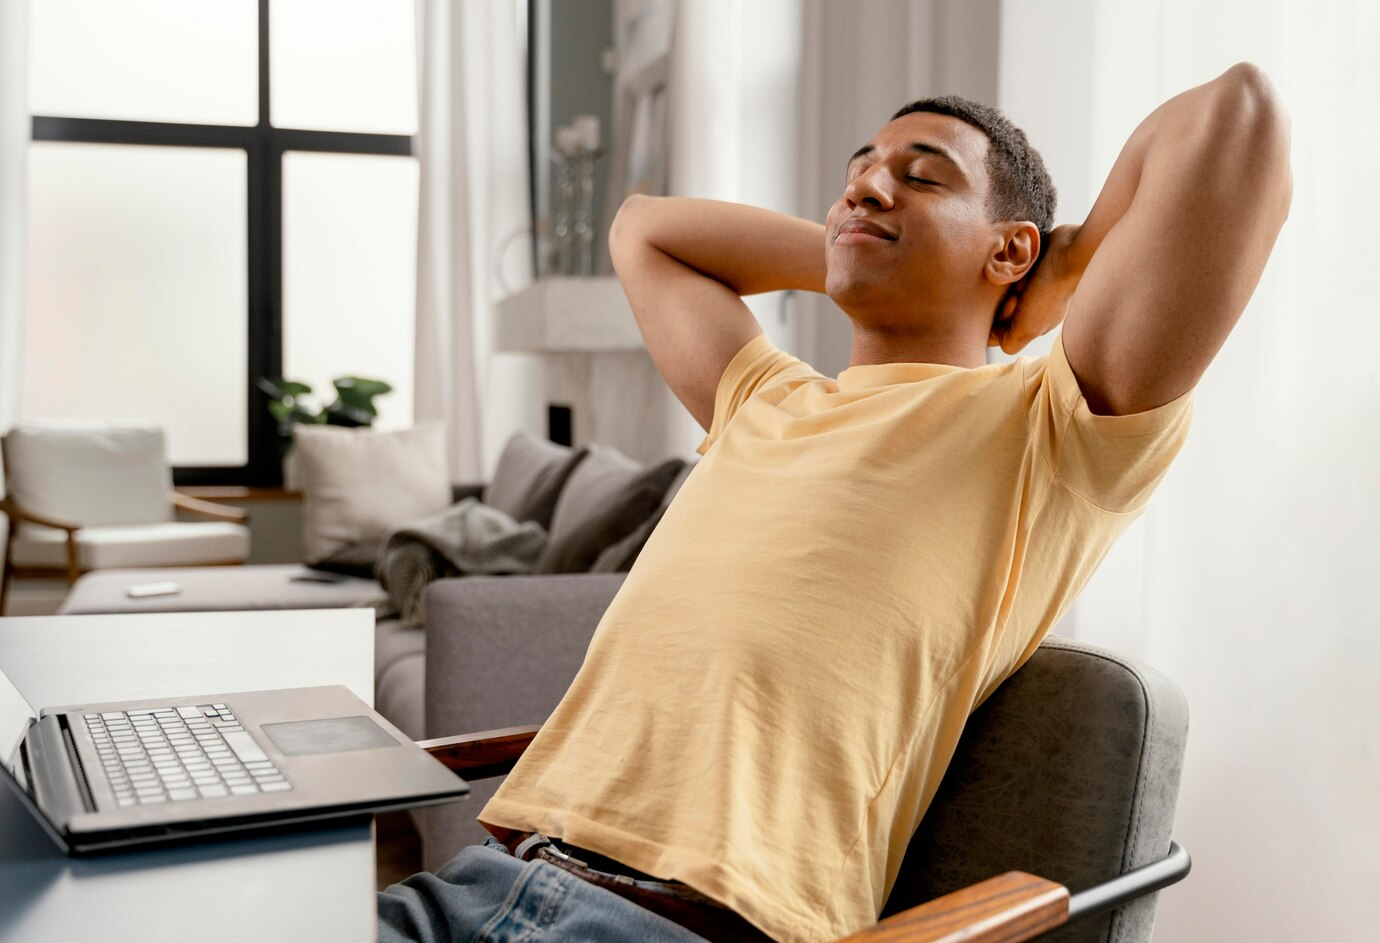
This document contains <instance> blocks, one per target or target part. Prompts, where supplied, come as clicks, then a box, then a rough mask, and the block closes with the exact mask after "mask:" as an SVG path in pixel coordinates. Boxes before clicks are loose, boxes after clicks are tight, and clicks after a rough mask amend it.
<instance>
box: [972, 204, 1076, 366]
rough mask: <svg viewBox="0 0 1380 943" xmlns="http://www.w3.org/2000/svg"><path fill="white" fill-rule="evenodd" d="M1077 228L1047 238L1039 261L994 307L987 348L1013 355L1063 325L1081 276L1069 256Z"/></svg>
mask: <svg viewBox="0 0 1380 943" xmlns="http://www.w3.org/2000/svg"><path fill="white" fill-rule="evenodd" d="M1078 228H1079V227H1077V226H1072V225H1068V226H1056V227H1055V228H1054V230H1053V232H1051V233H1050V234H1049V237H1048V247H1047V248H1046V249H1045V253H1044V255H1043V256H1042V257H1041V258H1040V261H1039V262H1038V263H1036V265H1035V267H1034V268H1033V269H1031V270H1030V271H1029V272H1028V273H1027V274H1026V276H1025V277H1024V278H1022V279H1021V280H1020V281H1019V282H1016V283H1015V284H1014V285H1012V286H1011V290H1010V291H1008V292H1007V293H1006V296H1005V297H1004V298H1002V300H1001V303H1000V304H999V305H998V306H997V311H996V316H995V317H994V318H993V321H992V333H991V336H990V337H989V338H988V340H987V346H988V347H1000V348H1001V349H1002V351H1003V352H1004V353H1008V354H1014V353H1016V352H1017V351H1019V350H1020V349H1021V348H1023V347H1025V345H1026V344H1029V343H1030V342H1031V341H1033V340H1034V339H1035V338H1037V337H1040V336H1041V335H1044V334H1048V333H1049V332H1050V331H1052V330H1054V329H1055V328H1056V327H1058V326H1059V325H1060V324H1061V323H1063V320H1064V315H1065V313H1066V312H1067V311H1068V307H1069V299H1070V298H1072V297H1073V290H1074V289H1075V288H1077V287H1078V280H1079V278H1080V277H1081V275H1082V273H1081V272H1080V271H1079V270H1078V268H1077V266H1075V265H1074V264H1073V261H1072V259H1071V258H1070V257H1069V253H1068V248H1069V245H1070V244H1071V243H1072V242H1073V239H1074V237H1075V236H1076V235H1077V234H1078Z"/></svg>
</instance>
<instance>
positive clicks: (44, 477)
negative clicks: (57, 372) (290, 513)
mask: <svg viewBox="0 0 1380 943" xmlns="http://www.w3.org/2000/svg"><path fill="white" fill-rule="evenodd" d="M0 463H3V467H4V473H5V487H6V491H7V494H6V495H5V496H4V497H3V498H0V512H3V513H4V514H5V516H6V517H7V518H8V519H9V527H8V528H7V532H6V535H5V564H4V572H3V576H0V612H3V611H4V606H5V602H6V599H7V597H8V595H9V588H10V581H11V580H12V579H13V578H14V577H16V576H19V577H45V578H46V577H56V578H66V579H67V581H68V582H69V583H72V582H75V581H76V579H77V577H79V576H80V575H81V574H82V573H85V572H88V571H90V570H95V569H106V568H110V567H156V566H228V565H234V564H239V563H243V562H244V561H245V559H246V558H247V557H248V555H249V530H248V528H247V527H245V526H244V525H245V524H246V523H247V522H248V519H249V516H248V515H247V514H246V513H244V512H243V511H240V510H238V509H237V508H232V507H227V506H225V505H220V504H212V503H211V502H209V501H201V500H198V499H196V498H192V497H189V496H187V495H184V494H179V493H177V492H176V491H174V490H173V489H172V476H171V471H170V469H169V467H168V464H167V459H166V451H165V446H164V439H163V432H162V430H161V429H159V428H158V427H156V426H152V425H148V424H134V423H128V424H117V423H71V422H51V423H24V424H21V425H19V426H16V427H15V428H14V429H12V430H10V431H9V432H8V433H7V434H5V435H4V436H3V437H0ZM179 511H182V512H185V513H189V514H194V515H196V516H198V517H202V518H206V519H208V520H209V521H210V523H181V522H178V521H177V520H176V516H177V512H179Z"/></svg>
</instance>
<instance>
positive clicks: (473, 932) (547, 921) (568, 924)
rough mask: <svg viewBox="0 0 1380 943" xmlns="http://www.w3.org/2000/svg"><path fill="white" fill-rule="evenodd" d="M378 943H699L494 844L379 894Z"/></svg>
mask: <svg viewBox="0 0 1380 943" xmlns="http://www.w3.org/2000/svg"><path fill="white" fill-rule="evenodd" d="M378 904H379V943H395V941H401V940H416V941H418V943H440V941H443V940H448V941H456V943H462V941H463V943H519V941H521V943H544V941H557V940H560V941H566V943H579V941H581V940H590V941H598V943H625V941H626V943H651V941H656V943H661V941H664V943H705V941H704V938H703V937H700V936H697V935H696V934H694V933H691V932H690V931H689V930H686V929H685V928H684V927H682V926H680V925H679V924H675V923H672V922H671V921H669V920H667V919H666V918H664V917H661V916H658V915H657V914H654V913H652V912H651V911H649V910H644V909H643V908H641V907H639V906H638V905H637V904H634V903H633V902H632V901H628V900H624V899H623V898H622V897H619V896H618V895H617V894H614V893H612V892H611V891H606V890H604V889H603V888H602V887H596V886H594V885H593V884H590V883H589V882H587V881H584V880H582V879H581V878H579V877H577V876H575V875H574V874H571V873H570V872H568V871H563V870H561V869H560V868H557V867H555V866H553V865H551V864H549V863H547V862H545V861H540V860H536V861H520V860H518V859H517V858H514V857H513V856H512V855H511V854H510V853H509V852H508V849H507V848H506V847H504V846H503V845H501V844H499V842H497V841H496V840H495V839H492V838H490V839H488V840H487V841H485V842H484V844H482V845H471V846H470V847H468V848H465V849H463V850H462V851H461V852H460V853H459V854H458V855H456V856H455V857H454V858H452V859H451V860H450V861H449V862H448V863H447V864H446V865H445V867H443V868H441V870H439V871H437V872H436V873H435V874H430V873H425V872H424V873H422V874H414V875H412V877H410V878H408V879H407V880H405V881H402V882H401V883H398V884H394V885H393V886H392V887H389V888H388V889H387V890H383V891H380V892H379V895H378Z"/></svg>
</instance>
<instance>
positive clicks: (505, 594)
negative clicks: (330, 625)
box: [425, 573, 627, 737]
mask: <svg viewBox="0 0 1380 943" xmlns="http://www.w3.org/2000/svg"><path fill="white" fill-rule="evenodd" d="M626 577H627V574H626V573H561V574H551V575H542V576H532V575H520V576H466V577H460V578H457V579H447V580H438V581H436V582H435V583H433V584H432V585H431V587H430V589H429V590H428V591H427V596H426V653H427V654H426V724H425V735H426V736H427V737H450V736H455V735H456V734H458V733H463V732H464V731H468V730H495V729H498V728H500V727H519V726H526V725H529V724H540V723H542V722H543V721H544V720H546V718H547V716H548V715H549V714H550V713H551V711H552V710H553V709H554V708H555V706H556V704H557V703H559V702H560V699H561V697H562V696H564V694H565V692H566V689H567V688H568V687H570V682H571V681H572V680H573V679H574V677H575V673H576V672H577V671H579V669H580V665H581V664H583V663H584V658H585V649H586V648H588V647H589V640H590V637H591V636H592V635H593V634H594V630H595V629H596V628H597V627H598V625H599V621H600V619H602V618H603V615H604V611H605V610H606V609H607V608H608V607H609V603H611V602H612V601H613V597H614V596H616V595H617V594H618V590H619V588H620V587H621V586H622V585H623V580H624V579H625V578H626Z"/></svg>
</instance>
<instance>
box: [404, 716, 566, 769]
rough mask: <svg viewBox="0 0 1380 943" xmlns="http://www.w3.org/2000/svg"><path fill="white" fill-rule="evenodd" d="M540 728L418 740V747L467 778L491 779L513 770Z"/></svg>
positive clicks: (517, 728)
mask: <svg viewBox="0 0 1380 943" xmlns="http://www.w3.org/2000/svg"><path fill="white" fill-rule="evenodd" d="M540 729H541V728H540V727H538V726H530V727H505V728H503V729H502V730H486V731H483V732H482V733H469V734H463V735H461V736H458V737H441V738H440V739H437V740H418V741H417V746H419V747H421V748H422V749H423V750H425V751H426V752H428V753H430V754H431V755H432V756H434V757H436V759H438V760H440V761H441V762H442V763H444V764H445V765H446V768H448V769H451V770H454V771H455V772H456V773H457V774H459V775H460V776H462V777H463V778H465V779H488V778H490V777H492V776H502V775H504V774H505V773H507V772H508V771H509V770H511V769H512V768H513V766H514V764H516V763H517V761H518V757H520V756H522V751H523V750H525V749H527V744H529V743H531V742H532V738H533V737H535V736H536V735H537V731H538V730H540Z"/></svg>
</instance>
